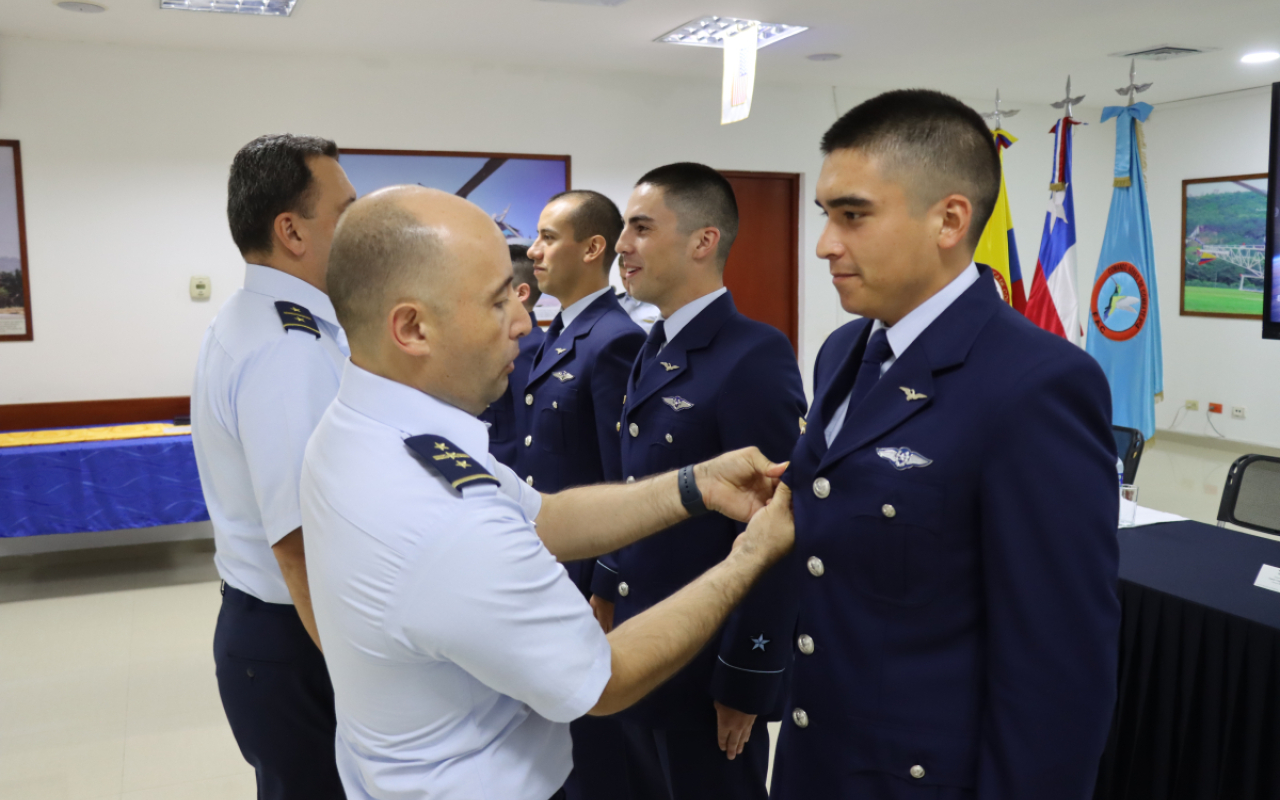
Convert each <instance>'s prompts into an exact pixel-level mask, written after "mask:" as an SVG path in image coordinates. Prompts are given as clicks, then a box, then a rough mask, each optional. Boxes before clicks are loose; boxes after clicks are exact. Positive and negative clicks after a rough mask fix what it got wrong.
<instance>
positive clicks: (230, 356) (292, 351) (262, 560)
mask: <svg viewBox="0 0 1280 800" xmlns="http://www.w3.org/2000/svg"><path fill="white" fill-rule="evenodd" d="M278 300H284V301H287V302H289V303H293V304H296V305H298V306H301V307H303V308H305V309H307V310H308V311H310V312H311V315H312V316H313V317H314V318H315V321H316V323H317V324H318V326H319V331H320V338H319V339H317V338H316V337H315V335H314V334H312V333H308V332H307V331H304V330H298V329H292V330H285V328H284V323H283V322H282V321H281V319H280V314H279V312H278V311H277V310H276V306H275V304H276V301H278ZM348 354H349V351H348V350H347V338H346V334H345V333H344V332H343V330H342V328H341V327H340V326H339V325H338V317H337V315H336V314H335V313H334V311H333V304H332V303H331V302H329V297H328V295H326V294H325V293H324V292H322V291H320V290H319V289H317V288H316V287H314V286H312V285H311V284H309V283H307V282H306V281H303V280H301V279H299V278H295V277H293V276H292V275H289V274H287V273H284V272H281V271H280V270H277V269H272V268H270V267H263V266H259V265H257V264H249V265H247V266H246V267H245V276H244V288H243V289H239V290H237V291H236V293H235V294H233V295H231V298H230V299H229V300H227V302H226V304H225V305H223V307H222V308H221V309H220V310H219V311H218V316H217V317H215V318H214V320H213V322H212V323H210V324H209V329H208V330H207V331H205V335H204V343H203V344H202V345H201V346H200V358H199V361H198V362H197V364H196V380H195V387H194V389H193V390H192V392H191V441H192V444H193V445H194V446H195V454H196V466H197V467H198V469H199V470H200V486H201V488H202V489H203V490H204V499H205V504H206V505H207V506H208V507H209V518H210V520H212V522H213V538H214V544H215V547H216V548H217V553H216V555H215V556H214V562H215V563H216V564H217V567H218V574H219V575H221V576H222V579H223V580H224V581H226V582H227V583H228V584H229V585H231V586H233V587H235V588H237V589H239V590H240V591H242V592H246V593H248V594H251V595H253V596H254V597H256V598H258V599H259V600H263V601H265V602H268V603H289V604H292V603H293V600H292V598H290V596H289V588H288V586H286V585H285V582H284V576H283V575H281V574H280V565H279V564H278V563H277V562H276V557H275V555H274V554H273V553H272V552H271V547H272V545H274V544H275V543H276V542H279V541H280V540H281V539H283V538H284V537H285V535H286V534H288V533H289V532H291V531H292V530H294V529H295V528H297V527H298V526H299V525H301V524H302V512H301V511H300V510H299V508H298V477H299V474H300V472H301V470H302V453H303V451H304V450H305V449H306V446H307V438H308V437H310V436H311V432H312V431H313V430H315V427H316V425H317V424H318V423H319V422H320V417H321V416H322V415H323V414H324V410H325V408H327V407H328V406H329V403H330V402H332V400H333V398H334V396H336V395H337V394H338V382H339V381H340V380H341V377H342V364H343V362H344V361H345V360H346V357H347V355H348Z"/></svg>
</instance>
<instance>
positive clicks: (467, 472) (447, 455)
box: [404, 433, 500, 492]
mask: <svg viewBox="0 0 1280 800" xmlns="http://www.w3.org/2000/svg"><path fill="white" fill-rule="evenodd" d="M404 443H405V446H407V447H408V448H409V449H410V450H412V451H413V452H414V453H417V455H418V458H420V459H421V460H422V462H423V463H424V464H426V465H427V466H428V467H430V468H431V469H433V470H435V471H436V472H438V473H440V475H441V476H443V477H444V479H445V480H446V481H448V482H449V483H450V484H451V485H452V486H453V488H455V489H457V490H458V491H459V492H461V491H462V487H463V486H465V485H467V484H476V483H492V484H493V485H494V486H497V485H499V483H500V482H499V480H498V479H497V478H495V477H494V476H493V475H490V474H489V472H488V471H487V470H486V469H485V468H484V467H483V466H482V464H483V462H481V461H477V460H476V459H474V458H472V457H471V456H469V455H467V454H466V453H464V452H462V450H460V449H459V448H458V446H457V445H456V444H454V443H453V442H451V441H449V440H448V439H446V438H444V437H443V436H434V435H432V434H429V433H428V434H423V435H422V436H410V437H409V438H408V439H405V440H404Z"/></svg>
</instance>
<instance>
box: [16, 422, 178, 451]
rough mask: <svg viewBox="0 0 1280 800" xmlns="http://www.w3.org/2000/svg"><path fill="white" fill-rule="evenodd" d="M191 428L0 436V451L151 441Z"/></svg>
mask: <svg viewBox="0 0 1280 800" xmlns="http://www.w3.org/2000/svg"><path fill="white" fill-rule="evenodd" d="M190 433H191V426H190V425H172V424H170V423H168V422H147V423H144V424H142V425H111V426H108V427H103V428H70V429H66V430H56V431H18V432H16V433H0V447H27V446H29V445H33V444H70V443H72V442H109V441H113V440H116V439H150V438H153V437H156V436H185V435H188V434H190Z"/></svg>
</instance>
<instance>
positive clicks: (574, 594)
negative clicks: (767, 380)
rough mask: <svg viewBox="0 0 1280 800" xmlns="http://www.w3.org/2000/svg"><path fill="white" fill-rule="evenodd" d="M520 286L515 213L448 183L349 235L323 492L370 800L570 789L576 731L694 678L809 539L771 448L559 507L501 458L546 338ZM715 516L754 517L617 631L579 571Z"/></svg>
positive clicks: (380, 207) (310, 455)
mask: <svg viewBox="0 0 1280 800" xmlns="http://www.w3.org/2000/svg"><path fill="white" fill-rule="evenodd" d="M511 283H512V277H511V266H510V262H509V259H508V257H507V253H506V248H505V247H504V245H503V242H502V237H501V235H500V234H499V233H498V231H497V230H496V229H495V228H494V226H493V223H492V221H491V220H490V219H489V218H488V216H487V215H486V214H485V213H484V212H483V211H481V210H480V209H479V208H477V207H476V206H474V205H472V204H471V203H469V202H467V201H466V200H463V199H461V198H458V197H455V196H453V195H450V194H446V193H444V192H438V191H434V190H430V189H423V188H422V187H417V186H405V187H396V188H393V189H388V190H383V191H381V192H376V193H374V194H373V195H371V196H369V197H367V198H364V199H362V200H360V201H359V202H358V203H357V204H356V205H355V206H353V207H352V209H351V210H350V211H348V212H347V214H346V215H345V216H344V217H343V220H342V223H341V225H340V226H339V229H338V232H337V237H336V239H335V243H334V254H333V260H332V264H331V266H330V269H329V285H330V287H331V288H332V291H333V298H334V302H335V305H336V307H337V309H338V316H339V319H341V320H342V322H343V324H344V325H346V326H347V329H348V332H349V333H350V335H351V359H350V360H349V361H348V362H347V364H346V367H345V370H344V373H343V377H342V386H341V389H340V390H339V393H338V398H337V399H336V400H335V401H334V402H333V404H332V405H330V406H329V410H328V411H326V412H325V416H324V419H323V420H322V421H321V423H320V425H319V426H318V427H317V429H316V432H315V435H314V436H312V437H311V441H310V443H309V444H308V446H307V454H306V463H305V465H304V468H303V474H302V489H301V494H302V506H303V519H304V524H305V525H306V528H307V537H308V544H307V547H308V556H309V565H308V566H309V571H310V575H311V581H312V586H313V588H314V596H315V607H316V619H317V622H318V623H319V625H320V631H321V635H322V636H323V638H324V641H325V644H326V655H327V658H328V661H329V665H330V670H331V671H332V674H333V682H334V688H335V691H336V697H337V707H338V716H339V726H338V738H337V752H338V765H339V770H340V771H341V773H342V778H343V781H344V783H345V785H346V787H347V791H348V793H349V794H350V796H351V797H352V798H353V800H354V799H355V798H360V799H361V800H363V799H364V798H379V800H386V799H387V798H396V799H397V800H425V798H432V799H433V800H546V798H549V797H556V798H563V797H564V792H563V790H562V789H560V787H561V784H562V783H563V781H564V780H565V778H566V776H567V775H568V774H569V770H570V766H571V761H570V741H569V730H568V725H566V724H565V723H566V722H568V721H569V720H572V719H575V718H577V717H579V716H581V715H583V714H585V713H591V714H611V713H614V712H616V711H618V710H620V709H622V708H625V707H626V706H628V705H630V704H631V703H634V702H635V701H636V700H637V699H639V698H640V697H641V696H643V695H644V694H645V693H646V692H648V691H650V690H651V689H652V688H653V687H654V686H656V685H658V683H660V682H661V681H662V680H664V679H665V678H666V677H668V676H669V675H671V674H672V673H673V672H675V671H676V670H677V669H679V667H680V665H681V664H683V663H685V662H686V661H688V660H689V659H690V658H692V657H693V655H694V654H695V653H696V652H697V651H698V650H699V649H700V648H701V647H702V645H703V644H705V643H706V641H707V640H708V639H709V638H710V637H711V636H712V634H713V633H714V632H715V631H716V629H717V628H719V627H720V625H721V623H722V622H723V621H724V619H725V616H726V615H727V614H728V612H729V610H730V609H731V608H732V606H733V605H734V604H736V603H737V602H738V601H739V600H741V599H742V597H743V596H744V595H745V594H746V593H747V590H748V588H749V587H750V585H751V584H752V583H753V582H754V581H755V580H756V579H757V578H758V577H759V576H760V575H761V573H763V572H764V571H765V570H767V569H768V568H769V565H770V564H771V563H773V562H774V561H776V560H777V559H778V558H779V557H781V555H782V554H783V553H785V552H786V551H787V550H789V549H790V545H791V541H792V539H793V535H794V529H793V526H792V524H791V516H790V496H789V494H788V491H787V489H786V487H785V486H781V485H777V488H776V490H775V488H774V487H775V485H776V484H777V481H776V479H775V478H776V476H778V475H780V474H781V472H782V469H783V465H772V464H770V463H769V462H768V461H767V460H766V459H765V458H764V457H763V456H761V454H760V452H759V451H758V450H753V449H747V450H740V451H737V452H735V453H730V454H727V455H725V456H722V457H720V458H718V459H716V460H714V461H712V462H709V463H705V464H699V465H698V466H697V467H696V468H690V469H686V470H682V471H681V473H680V474H677V473H674V472H671V473H667V474H665V475H661V476H656V477H654V478H652V479H650V480H646V481H642V482H640V483H638V484H636V485H632V486H625V485H617V484H615V485H610V486H593V487H579V488H576V489H570V490H568V491H566V492H563V493H560V494H548V495H540V494H539V493H538V492H537V491H535V490H534V489H532V488H530V487H529V486H528V485H526V484H525V483H524V482H523V481H521V480H520V479H519V478H518V477H517V476H516V475H515V473H514V472H512V471H511V470H510V469H507V468H506V467H505V466H503V465H502V464H501V463H499V462H497V461H496V460H495V459H493V458H492V457H491V456H489V455H487V454H485V452H484V446H485V443H486V437H485V432H484V426H483V424H482V423H481V422H480V421H479V420H477V419H476V418H475V415H476V414H478V413H479V412H480V411H482V410H483V409H484V408H485V406H487V405H488V404H489V403H490V402H492V401H493V400H494V398H496V397H498V396H500V395H501V394H502V392H503V390H504V389H505V387H506V382H507V376H508V375H509V374H510V373H511V371H512V369H513V363H512V362H513V361H514V359H515V357H516V354H517V352H518V346H517V344H516V342H517V340H518V338H519V337H520V336H522V335H523V334H524V333H526V332H528V330H529V317H528V314H527V313H525V311H524V310H523V309H521V308H520V306H519V303H518V301H517V300H516V295H515V292H514V291H512V287H511ZM472 453H474V454H478V456H479V457H477V458H472V457H471V455H469V454H472ZM775 491H776V493H775ZM770 497H772V501H771V502H770V503H769V505H768V507H767V508H764V509H763V510H760V509H761V506H762V505H763V504H764V503H765V502H766V501H768V500H769V499H770ZM704 504H705V505H704ZM707 507H709V508H712V509H715V510H717V511H719V512H721V513H724V514H727V515H730V516H732V517H733V518H735V519H747V518H751V524H750V525H749V526H748V527H747V530H746V532H745V533H744V534H743V535H742V536H740V537H739V538H738V540H737V542H736V543H735V545H734V548H733V551H732V552H731V553H728V554H726V558H725V559H724V560H723V561H722V562H720V563H719V564H717V565H715V566H713V567H712V568H711V569H710V570H708V571H707V572H706V573H705V574H704V575H702V576H700V577H698V578H696V579H695V580H694V581H693V582H691V583H690V584H689V585H688V586H686V587H685V588H684V589H683V590H682V591H681V592H679V593H678V594H677V595H675V596H674V597H672V598H670V599H669V600H667V601H666V602H665V603H663V604H662V605H661V606H659V607H657V608H654V609H652V610H651V611H650V612H649V613H647V614H644V615H641V616H640V617H638V618H636V619H634V620H631V621H630V622H628V623H627V624H625V625H622V626H620V627H619V628H618V629H617V630H615V631H613V633H611V634H610V635H609V636H608V638H607V639H606V637H605V635H604V634H603V633H602V632H601V630H600V626H599V625H598V624H597V623H596V621H595V619H594V618H593V617H592V615H591V610H590V608H589V606H588V605H587V602H586V601H585V600H584V599H583V597H582V595H581V594H580V593H579V591H578V590H577V588H576V587H575V586H574V585H573V582H572V581H570V580H569V576H568V575H567V574H566V573H565V571H564V569H563V568H562V567H561V566H560V565H559V564H558V563H556V560H557V559H560V560H561V561H570V560H574V559H581V558H585V557H589V556H591V555H593V554H598V553H601V552H604V551H606V550H610V549H613V548H616V547H619V546H622V545H624V544H627V543H629V542H633V541H635V540H636V539H638V538H640V537H642V536H645V535H647V534H650V533H652V532H654V531H656V530H659V529H662V528H665V527H667V526H670V525H673V524H675V523H676V522H678V521H680V520H682V519H687V518H688V517H689V516H690V515H691V514H695V513H700V512H701V511H703V510H705V509H706V508H707ZM757 511H759V513H756V512H757ZM534 520H536V522H537V527H536V529H535V527H534V524H533V521H534Z"/></svg>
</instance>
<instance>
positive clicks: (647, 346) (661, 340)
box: [636, 320, 667, 386]
mask: <svg viewBox="0 0 1280 800" xmlns="http://www.w3.org/2000/svg"><path fill="white" fill-rule="evenodd" d="M666 341H667V332H666V331H665V330H663V328H662V320H658V321H657V322H655V323H653V328H651V329H650V330H649V338H648V339H645V340H644V348H643V349H642V350H641V351H640V376H639V377H638V378H637V379H636V385H637V386H639V385H640V381H642V380H644V375H645V373H646V372H648V371H649V369H650V368H652V366H653V362H655V361H657V360H658V351H659V350H661V349H662V345H664V344H665V343H666Z"/></svg>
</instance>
